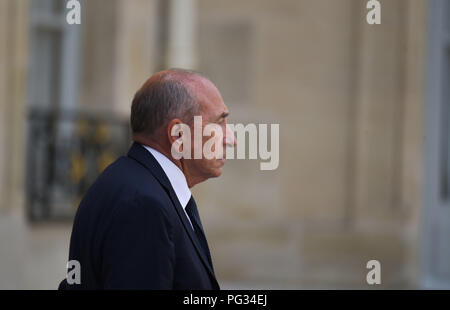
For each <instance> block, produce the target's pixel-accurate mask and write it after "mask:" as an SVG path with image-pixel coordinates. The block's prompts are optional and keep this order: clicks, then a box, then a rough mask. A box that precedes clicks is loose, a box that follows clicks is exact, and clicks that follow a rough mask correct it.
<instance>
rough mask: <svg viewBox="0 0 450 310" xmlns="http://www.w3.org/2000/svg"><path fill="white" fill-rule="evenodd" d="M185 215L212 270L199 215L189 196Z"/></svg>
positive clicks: (193, 201) (192, 198)
mask: <svg viewBox="0 0 450 310" xmlns="http://www.w3.org/2000/svg"><path fill="white" fill-rule="evenodd" d="M186 213H187V214H188V215H189V218H190V220H191V222H192V226H194V231H195V235H196V236H197V239H198V241H199V242H200V245H201V246H202V248H203V251H204V253H205V254H206V257H207V258H208V261H209V264H210V265H211V268H213V265H212V260H211V254H210V253H209V247H208V242H207V241H206V237H205V234H204V232H203V227H202V222H201V220H200V215H199V214H198V210H197V204H196V203H195V200H194V197H193V196H191V199H189V202H188V204H187V205H186ZM213 270H214V269H213Z"/></svg>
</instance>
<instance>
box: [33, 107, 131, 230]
mask: <svg viewBox="0 0 450 310" xmlns="http://www.w3.org/2000/svg"><path fill="white" fill-rule="evenodd" d="M130 142H131V141H130V132H129V125H128V121H124V120H121V119H119V118H117V117H115V116H112V115H105V114H101V115H100V114H95V113H86V112H71V111H62V112H61V111H60V112H55V111H48V110H42V109H33V110H32V111H31V112H30V114H29V117H28V143H27V175H26V184H27V211H28V217H29V219H30V220H32V221H48V220H50V221H51V220H70V219H72V218H73V216H74V213H75V211H76V208H77V207H78V204H79V202H80V200H81V198H82V197H83V195H84V193H85V192H86V190H87V189H88V187H89V186H90V185H91V184H92V183H93V182H94V181H95V179H96V178H97V176H98V175H99V174H100V173H101V172H102V171H103V170H104V169H105V168H106V167H107V166H108V165H109V164H110V163H112V162H113V161H114V160H115V159H116V158H117V157H119V156H121V155H124V154H126V151H127V149H128V147H129V145H130Z"/></svg>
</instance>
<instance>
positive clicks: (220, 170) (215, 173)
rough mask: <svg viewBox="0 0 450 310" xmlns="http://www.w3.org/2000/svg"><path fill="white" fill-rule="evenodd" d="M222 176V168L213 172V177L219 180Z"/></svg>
mask: <svg viewBox="0 0 450 310" xmlns="http://www.w3.org/2000/svg"><path fill="white" fill-rule="evenodd" d="M221 175H222V168H217V169H215V170H214V171H212V177H213V178H217V177H220V176H221Z"/></svg>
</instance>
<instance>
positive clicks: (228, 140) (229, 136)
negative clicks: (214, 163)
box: [223, 124, 236, 146]
mask: <svg viewBox="0 0 450 310" xmlns="http://www.w3.org/2000/svg"><path fill="white" fill-rule="evenodd" d="M223 144H224V145H225V146H236V137H235V136H234V132H233V131H232V130H231V128H230V126H228V124H227V125H226V128H225V137H224V138H223Z"/></svg>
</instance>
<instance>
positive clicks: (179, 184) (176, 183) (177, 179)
mask: <svg viewBox="0 0 450 310" xmlns="http://www.w3.org/2000/svg"><path fill="white" fill-rule="evenodd" d="M142 146H143V147H144V148H145V149H146V150H147V151H149V152H150V153H151V154H152V155H153V157H155V159H156V161H157V162H158V163H159V165H160V166H161V168H162V169H163V170H164V173H165V174H166V175H167V178H168V179H169V181H170V184H171V185H172V187H173V190H174V191H175V194H176V195H177V198H178V201H179V202H180V204H181V206H182V207H183V209H185V208H186V205H187V204H188V202H189V199H191V195H192V194H191V190H190V189H189V186H188V184H187V181H186V177H185V176H184V174H183V172H182V171H181V170H180V168H178V167H177V165H175V164H174V163H173V162H172V161H171V160H170V159H169V158H167V157H166V156H165V155H164V154H162V153H160V152H158V151H157V150H155V149H154V148H151V147H149V146H147V145H142Z"/></svg>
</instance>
